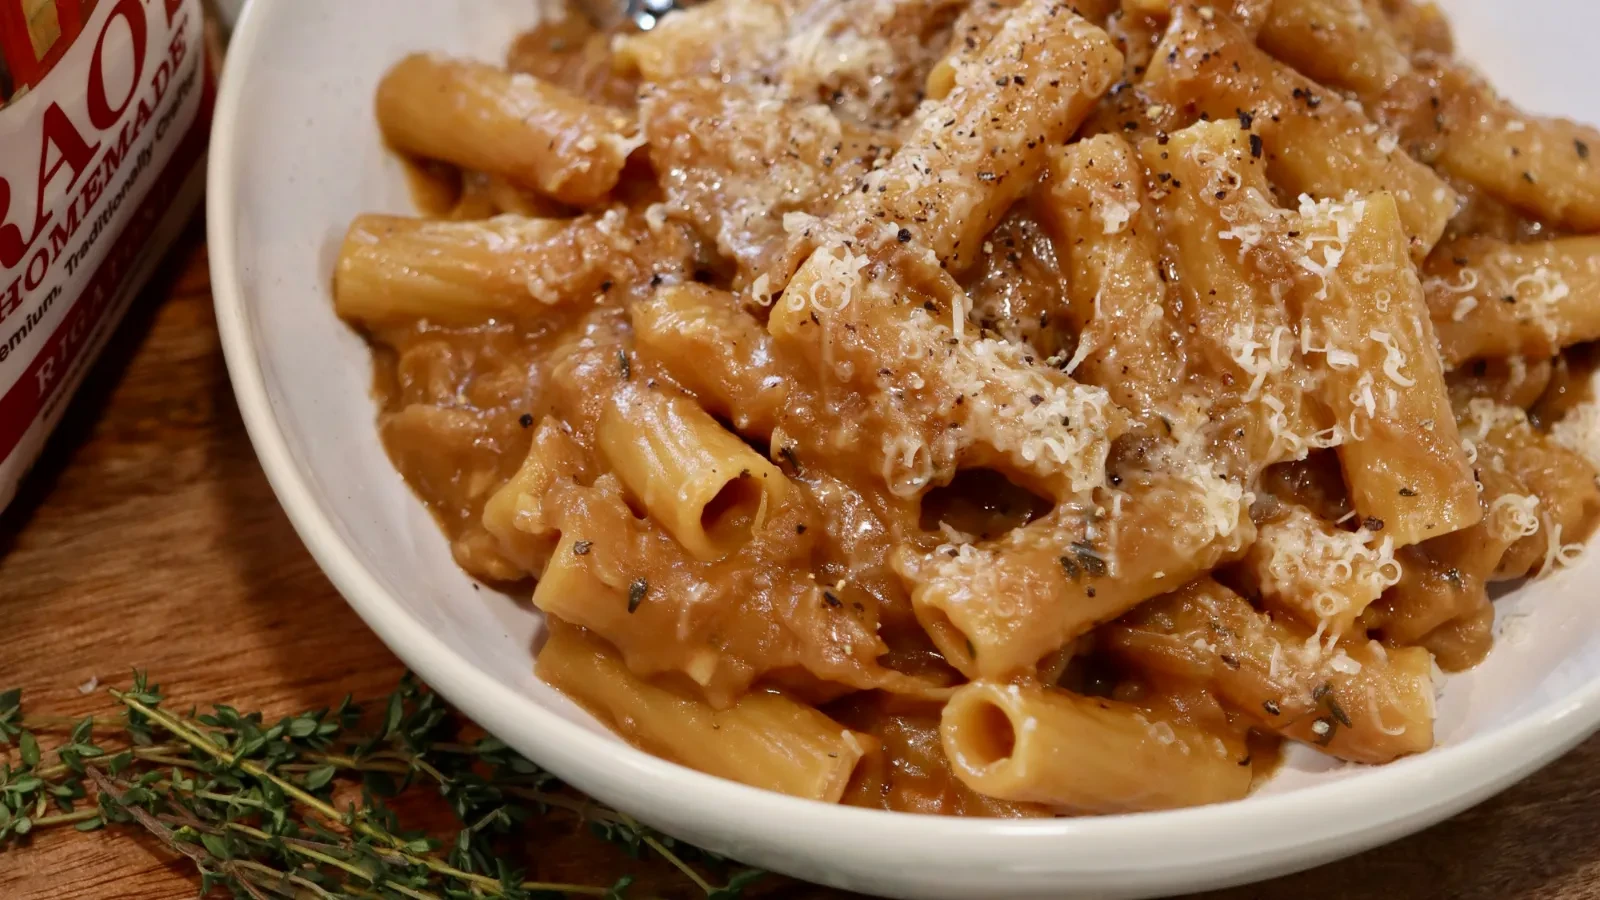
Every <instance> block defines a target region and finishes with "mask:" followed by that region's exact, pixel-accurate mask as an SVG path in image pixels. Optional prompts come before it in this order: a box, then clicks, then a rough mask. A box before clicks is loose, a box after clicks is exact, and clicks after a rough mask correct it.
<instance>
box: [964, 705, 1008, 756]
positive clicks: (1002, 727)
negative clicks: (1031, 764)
mask: <svg viewBox="0 0 1600 900" xmlns="http://www.w3.org/2000/svg"><path fill="white" fill-rule="evenodd" d="M968 715H969V716H970V718H969V719H968V722H967V728H965V729H963V730H965V731H967V732H968V733H969V734H970V735H971V740H970V741H969V742H968V743H967V745H966V748H965V750H964V753H965V755H966V757H967V759H968V760H969V761H970V762H972V763H973V764H974V765H977V766H980V767H983V768H987V767H989V766H992V765H994V764H995V763H1001V762H1005V761H1006V760H1008V759H1010V758H1011V754H1012V753H1015V752H1016V749H1017V730H1016V728H1014V727H1013V726H1012V724H1011V717H1010V716H1009V715H1007V714H1006V711H1005V710H1003V709H1001V708H1000V707H998V706H996V705H995V704H993V703H990V702H989V701H987V700H980V701H978V702H976V703H974V704H973V705H972V711H971V712H970V713H969V714H968Z"/></svg>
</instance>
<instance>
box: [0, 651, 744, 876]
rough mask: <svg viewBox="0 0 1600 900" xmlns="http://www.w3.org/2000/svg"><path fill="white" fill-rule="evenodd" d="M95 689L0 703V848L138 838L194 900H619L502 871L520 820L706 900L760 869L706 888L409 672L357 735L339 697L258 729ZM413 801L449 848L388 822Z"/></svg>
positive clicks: (13, 697)
mask: <svg viewBox="0 0 1600 900" xmlns="http://www.w3.org/2000/svg"><path fill="white" fill-rule="evenodd" d="M109 694H110V696H111V697H112V699H113V700H115V702H116V707H115V712H113V713H111V714H109V715H103V716H99V717H90V718H86V719H80V720H74V719H65V718H59V717H50V716H29V715H24V712H23V706H22V692H21V691H20V690H10V691H5V692H0V852H7V851H11V852H15V851H16V850H17V848H18V847H20V846H22V845H25V844H26V843H27V842H28V841H29V836H30V835H32V834H35V833H37V832H39V831H41V830H44V829H49V828H56V827H65V826H71V827H73V828H76V829H77V830H79V831H94V830H97V829H100V828H103V827H107V826H113V827H116V826H136V827H138V828H142V829H144V830H145V831H147V832H149V833H150V834H152V835H153V836H155V838H156V839H157V840H159V841H160V842H161V844H162V845H163V846H165V847H166V848H167V850H169V851H170V852H172V853H173V854H174V855H176V856H180V857H183V858H185V859H187V860H188V861H189V862H190V863H191V864H192V865H193V866H194V867H195V869H196V871H197V872H198V874H199V882H200V884H199V887H200V894H201V896H207V895H210V894H213V892H216V893H226V894H228V895H231V896H233V897H239V898H251V900H260V898H272V897H289V898H314V900H345V898H384V900H398V898H409V900H480V898H501V900H533V898H535V897H549V896H592V897H606V898H621V897H624V896H625V894H626V892H627V890H628V888H629V886H630V885H631V884H632V882H633V879H632V877H629V876H624V877H621V878H618V879H617V880H616V881H615V882H613V883H612V884H610V885H585V884H568V883H562V882H542V881H531V880H526V879H525V878H524V876H523V874H522V873H521V872H520V871H518V870H517V869H516V868H515V867H513V866H512V865H511V864H509V863H508V862H507V859H508V858H509V853H508V852H507V851H510V850H512V849H514V847H515V846H520V845H515V844H514V842H515V839H516V837H517V836H518V832H519V830H520V825H521V824H522V823H524V822H527V821H529V820H530V819H533V818H537V817H544V816H550V815H571V816H575V817H576V818H577V819H578V820H580V821H582V822H584V823H586V824H587V825H588V826H589V828H590V830H591V831H593V832H594V833H595V834H596V835H598V836H599V837H601V838H603V839H605V840H608V841H610V842H612V843H615V844H617V845H619V846H621V847H622V848H623V849H624V850H626V851H627V852H628V853H629V854H630V855H631V856H634V857H638V856H640V855H641V853H642V852H643V851H645V850H648V851H649V852H651V853H654V854H655V855H657V856H660V857H661V858H662V859H664V860H665V861H666V862H668V863H669V864H671V865H672V866H673V867H674V868H675V869H677V870H678V871H679V872H680V873H681V874H682V876H683V878H685V879H686V880H687V882H689V883H692V884H693V885H694V887H695V888H696V889H697V890H698V891H699V893H701V894H703V895H704V896H705V897H706V898H707V900H734V898H737V897H738V896H739V895H740V894H741V892H742V891H743V890H744V889H745V888H746V887H748V886H749V885H750V884H752V883H753V882H754V881H755V880H756V879H758V878H760V877H761V876H762V874H763V873H761V872H759V871H757V870H742V871H737V872H734V873H732V874H731V875H729V876H728V878H727V881H726V883H725V884H723V885H722V886H720V887H719V886H716V885H714V884H713V883H712V882H711V881H708V880H707V878H706V876H705V875H704V874H702V872H701V870H700V869H699V868H697V867H696V866H693V865H690V862H689V861H690V860H697V861H699V862H700V863H701V864H702V865H703V866H707V867H710V868H712V869H716V870H719V871H720V870H724V869H726V867H727V862H726V861H725V860H723V859H721V858H720V857H717V856H715V855H714V854H711V853H707V852H705V851H701V850H697V849H695V848H692V847H688V846H686V845H683V844H679V843H677V842H675V841H674V840H673V839H672V838H669V837H667V836H666V835H663V834H660V833H659V832H656V831H653V830H651V829H649V828H646V827H645V826H643V825H641V824H639V823H638V822H636V821H634V820H633V819H632V818H630V817H629V816H627V815H625V814H623V813H620V812H617V811H615V810H611V809H607V808H605V807H602V806H599V805H597V804H595V803H594V802H592V801H590V800H588V799H587V798H584V797H582V796H580V795H578V794H576V793H575V792H573V791H571V790H570V789H567V788H565V787H563V786H562V785H561V784H560V783H559V782H558V781H556V779H555V777H554V776H552V775H550V774H549V773H547V772H545V771H543V770H542V769H540V768H539V767H537V766H535V765H534V764H533V763H531V762H529V761H528V760H526V759H524V758H522V757H521V756H519V755H517V754H516V753H515V752H514V751H512V750H511V749H510V748H509V747H507V746H506V745H505V744H503V743H501V742H500V741H498V740H496V739H494V738H492V737H479V738H475V739H474V738H472V737H471V736H470V735H471V731H470V729H471V726H469V725H467V724H466V723H465V722H463V721H462V720H461V719H460V718H459V717H458V716H456V715H455V714H454V713H453V712H452V711H451V710H450V709H449V708H447V707H446V706H445V705H444V704H443V702H442V701H440V700H439V698H438V696H437V695H435V694H433V693H432V692H431V691H429V690H427V689H426V688H425V687H423V686H422V685H420V684H418V683H417V682H416V681H415V680H413V679H412V678H411V677H410V676H407V677H406V678H405V679H403V680H402V681H401V683H400V687H399V689H398V690H396V691H395V692H394V693H393V694H392V695H390V696H389V698H388V699H387V701H386V702H385V703H384V704H383V706H382V714H381V717H380V718H379V719H378V721H377V722H376V724H373V723H372V720H371V718H370V717H368V718H367V719H366V722H367V724H366V726H365V727H363V715H362V710H361V709H360V708H359V707H357V706H356V705H355V704H354V703H352V702H351V701H350V699H349V698H346V699H345V701H344V702H343V703H340V704H339V705H338V706H337V707H335V708H333V709H321V710H316V711H313V712H308V713H304V714H301V715H297V716H289V717H287V718H283V719H279V720H278V721H277V722H275V723H272V724H268V723H267V721H266V719H264V718H263V717H262V716H261V714H259V713H248V714H246V713H241V712H239V711H238V710H236V709H234V708H232V707H228V706H217V707H215V708H214V709H213V710H212V711H211V712H210V713H208V714H205V715H196V714H194V713H193V712H190V713H188V714H187V715H184V714H178V713H174V712H169V711H168V710H166V709H164V708H163V706H162V704H163V703H164V701H165V699H166V698H165V697H164V696H163V695H162V693H161V689H160V687H159V686H158V685H152V684H150V683H148V681H147V680H146V678H145V676H144V674H143V673H138V672H136V673H134V677H133V687H132V688H131V689H129V690H125V691H124V690H115V689H112V690H110V691H109ZM48 733H55V734H61V735H65V739H64V740H63V741H61V742H59V743H57V744H56V745H55V746H53V747H52V748H51V749H50V750H48V751H47V750H45V749H42V748H41V745H40V741H39V737H38V735H41V734H48ZM13 747H14V748H15V749H14V750H12V749H10V748H13ZM413 789H415V792H416V793H419V794H432V795H435V796H437V797H440V798H442V799H443V801H444V802H445V804H446V805H448V806H449V808H450V810H451V812H452V813H453V814H454V818H455V821H456V830H455V832H454V833H453V835H451V836H450V837H449V839H447V840H441V839H439V837H438V836H437V835H433V834H429V833H425V832H422V831H418V830H412V829H408V828H406V827H404V826H403V825H402V822H401V820H400V817H399V815H398V813H397V812H396V809H395V807H393V806H391V805H390V803H389V801H390V800H391V799H393V798H395V797H397V796H401V795H405V794H409V793H412V792H413ZM356 797H359V801H357V800H356V799H355V798H356ZM336 798H337V799H336ZM407 808H411V805H409V804H408V805H407ZM686 886H687V885H686Z"/></svg>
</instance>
